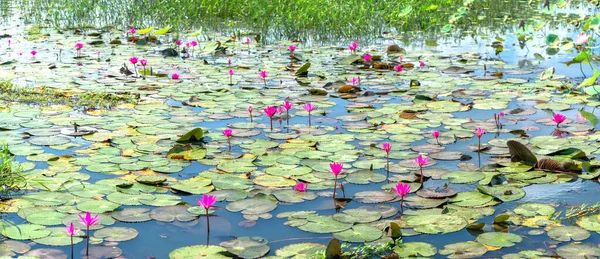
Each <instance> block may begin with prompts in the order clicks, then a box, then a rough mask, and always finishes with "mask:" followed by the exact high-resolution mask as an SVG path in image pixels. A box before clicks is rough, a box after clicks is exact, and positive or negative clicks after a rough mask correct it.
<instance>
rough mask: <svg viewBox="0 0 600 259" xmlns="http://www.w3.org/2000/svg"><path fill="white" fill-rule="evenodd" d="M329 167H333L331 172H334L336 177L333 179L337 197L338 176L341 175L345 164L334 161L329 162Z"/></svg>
mask: <svg viewBox="0 0 600 259" xmlns="http://www.w3.org/2000/svg"><path fill="white" fill-rule="evenodd" d="M329 169H331V174H333V176H334V177H335V179H334V180H333V198H334V199H335V191H336V189H337V179H338V176H339V175H340V173H342V170H343V169H344V164H342V163H336V162H333V163H330V164H329Z"/></svg>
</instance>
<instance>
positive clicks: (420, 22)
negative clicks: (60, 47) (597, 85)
mask: <svg viewBox="0 0 600 259" xmlns="http://www.w3.org/2000/svg"><path fill="white" fill-rule="evenodd" d="M21 6H22V8H23V9H24V12H25V13H26V14H27V15H28V18H32V19H33V20H34V21H50V22H51V23H52V25H53V26H54V27H57V28H58V27H61V28H62V27H64V26H65V25H66V26H67V27H70V28H81V27H86V26H87V25H89V23H94V24H96V25H97V26H105V25H114V24H130V25H133V26H135V27H138V28H146V27H154V28H161V27H165V28H169V29H170V32H175V33H178V32H181V31H182V30H183V29H184V28H192V27H195V28H209V29H212V30H219V31H222V30H228V31H230V32H234V33H235V34H236V36H243V35H244V34H247V32H245V30H247V29H253V30H257V33H260V36H257V40H258V39H260V38H275V39H282V38H283V39H298V38H307V37H308V36H313V39H316V40H325V39H327V40H331V39H334V38H347V37H348V36H351V37H353V38H355V37H357V36H359V35H360V36H368V35H380V34H381V33H382V32H384V31H390V30H396V31H402V32H407V31H441V32H443V33H450V32H452V31H453V30H454V29H455V28H459V27H461V28H468V27H470V26H471V25H472V24H473V23H495V24H497V25H502V26H505V25H506V26H510V25H509V23H507V21H506V20H502V19H497V18H496V16H494V15H489V16H488V15H481V14H480V13H479V11H478V10H483V9H484V8H485V9H486V10H488V9H489V13H495V12H502V13H511V14H520V15H522V16H527V15H530V13H528V10H534V9H535V8H536V6H535V5H529V4H527V2H526V1H525V2H523V1H495V0H482V1H472V0H463V1H449V0H405V1H397V0H347V1H337V0H322V1H311V0H280V1H271V0H251V1H247V0H190V1H171V0H136V1H133V0H98V1H89V0H23V3H22V5H21ZM140 7H143V8H140ZM98 13H110V14H111V15H110V16H100V17H99V16H97V15H96V14H98ZM148 17H152V19H148ZM190 17H193V19H190ZM515 20H516V19H513V20H512V21H511V22H514V21H515ZM125 29H128V28H125ZM156 32H158V33H163V32H165V30H164V29H163V30H158V31H155V33H156ZM315 35H316V36H315ZM259 41H260V40H259Z"/></svg>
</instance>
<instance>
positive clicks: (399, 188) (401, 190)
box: [392, 182, 411, 211]
mask: <svg viewBox="0 0 600 259" xmlns="http://www.w3.org/2000/svg"><path fill="white" fill-rule="evenodd" d="M410 187H411V186H410V184H405V183H402V182H399V183H397V184H396V186H394V187H392V191H394V192H395V193H396V194H397V195H398V196H400V211H403V209H402V208H403V205H404V196H406V195H407V194H408V193H409V192H410Z"/></svg>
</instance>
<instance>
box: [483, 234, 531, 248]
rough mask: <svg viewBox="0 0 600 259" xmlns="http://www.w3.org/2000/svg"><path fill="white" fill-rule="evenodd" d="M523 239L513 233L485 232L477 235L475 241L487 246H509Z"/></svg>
mask: <svg viewBox="0 0 600 259" xmlns="http://www.w3.org/2000/svg"><path fill="white" fill-rule="evenodd" d="M521 241H523V239H522V238H521V237H520V236H519V235H516V234H513V233H503V232H487V233H483V234H481V235H479V236H477V242H479V243H482V244H484V245H488V246H499V247H511V246H514V245H515V243H520V242H521Z"/></svg>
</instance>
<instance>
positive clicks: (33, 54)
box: [29, 50, 38, 58]
mask: <svg viewBox="0 0 600 259" xmlns="http://www.w3.org/2000/svg"><path fill="white" fill-rule="evenodd" d="M29 53H30V54H31V56H33V57H34V58H35V55H36V54H37V53H38V52H37V51H35V50H32V51H31V52H29Z"/></svg>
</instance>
